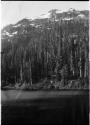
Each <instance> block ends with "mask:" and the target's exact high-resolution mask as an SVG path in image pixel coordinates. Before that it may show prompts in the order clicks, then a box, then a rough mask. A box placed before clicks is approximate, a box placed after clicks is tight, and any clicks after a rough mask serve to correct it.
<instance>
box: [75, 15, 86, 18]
mask: <svg viewBox="0 0 90 125" xmlns="http://www.w3.org/2000/svg"><path fill="white" fill-rule="evenodd" d="M77 17H81V18H85V15H84V14H79V15H78V16H77Z"/></svg>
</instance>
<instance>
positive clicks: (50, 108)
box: [1, 93, 89, 125]
mask: <svg viewBox="0 0 90 125" xmlns="http://www.w3.org/2000/svg"><path fill="white" fill-rule="evenodd" d="M88 96H89V94H88V93H86V94H80V95H79V94H77V95H74V96H67V95H61V96H60V95H59V96H53V97H49V98H48V97H47V98H36V99H29V98H28V99H21V100H20V99H18V100H13V101H11V100H10V101H9V102H8V101H7V102H4V104H2V109H1V110H2V114H1V123H2V124H19V125H20V124H31V123H38V124H40V123H43V124H47V123H48V124H49V123H52V124H53V123H54V124H60V125H66V124H70V125H89V98H88Z"/></svg>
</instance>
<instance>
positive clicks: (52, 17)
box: [2, 8, 89, 39]
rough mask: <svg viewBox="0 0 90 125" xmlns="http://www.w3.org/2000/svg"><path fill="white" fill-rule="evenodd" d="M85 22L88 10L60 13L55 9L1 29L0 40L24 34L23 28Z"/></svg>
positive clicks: (72, 10) (87, 18) (87, 17)
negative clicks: (56, 23) (54, 23)
mask: <svg viewBox="0 0 90 125" xmlns="http://www.w3.org/2000/svg"><path fill="white" fill-rule="evenodd" d="M72 20H73V21H79V20H82V21H86V20H89V11H88V10H82V11H79V10H75V9H72V8H70V9H69V10H67V11H61V10H57V9H52V10H50V11H49V12H48V13H47V14H42V15H40V16H39V17H37V18H35V19H33V20H32V19H22V20H20V21H19V22H17V23H16V24H14V25H11V24H10V25H8V26H6V27H4V28H3V29H2V39H4V38H11V37H13V36H16V35H18V33H19V34H20V33H21V34H23V33H25V28H26V27H28V28H43V27H45V26H47V28H49V22H58V23H60V21H63V22H65V21H67V22H68V21H72Z"/></svg>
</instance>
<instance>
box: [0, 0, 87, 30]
mask: <svg viewBox="0 0 90 125" xmlns="http://www.w3.org/2000/svg"><path fill="white" fill-rule="evenodd" d="M69 8H74V9H76V10H86V9H89V2H88V1H87V2H85V1H2V2H1V28H3V27H4V26H6V25H8V24H15V23H16V22H18V21H19V20H21V19H23V18H31V19H32V18H35V17H38V16H40V15H41V14H45V13H47V12H48V11H49V10H51V9H59V10H67V9H69Z"/></svg>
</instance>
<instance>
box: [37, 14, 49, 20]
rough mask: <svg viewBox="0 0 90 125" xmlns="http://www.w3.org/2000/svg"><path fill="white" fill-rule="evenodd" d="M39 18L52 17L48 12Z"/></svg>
mask: <svg viewBox="0 0 90 125" xmlns="http://www.w3.org/2000/svg"><path fill="white" fill-rule="evenodd" d="M38 18H39V19H44V18H50V14H49V13H47V14H42V15H40V16H39V17H38Z"/></svg>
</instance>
